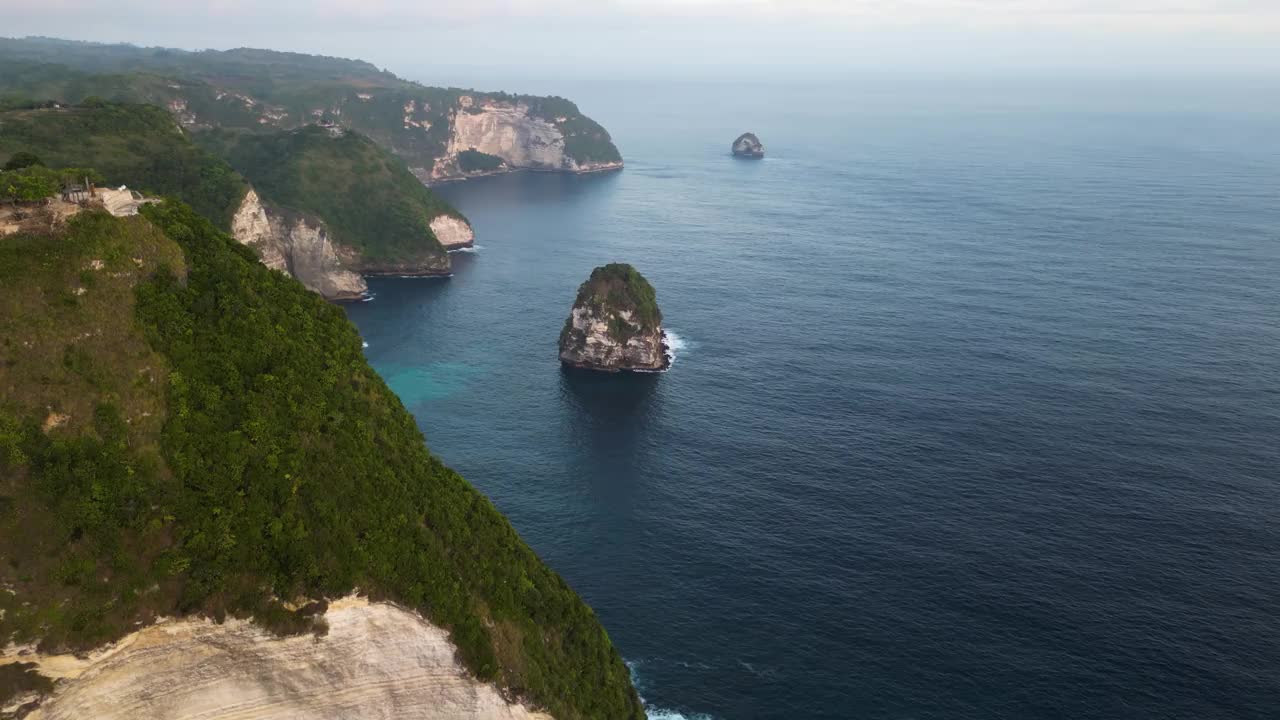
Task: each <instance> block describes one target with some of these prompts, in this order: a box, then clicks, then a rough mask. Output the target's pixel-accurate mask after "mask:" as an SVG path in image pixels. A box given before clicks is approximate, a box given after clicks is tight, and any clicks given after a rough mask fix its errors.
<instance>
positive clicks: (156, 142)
mask: <svg viewBox="0 0 1280 720" xmlns="http://www.w3.org/2000/svg"><path fill="white" fill-rule="evenodd" d="M0 126H3V128H4V130H3V132H0V158H11V157H12V156H16V155H17V154H19V153H34V154H36V155H38V156H39V157H40V158H41V159H43V161H44V162H45V163H46V164H48V165H51V166H69V165H80V164H84V165H88V166H91V167H93V168H95V169H96V170H98V171H99V172H100V173H101V174H102V177H105V178H106V180H107V181H108V182H110V183H112V184H119V185H129V186H130V187H133V188H134V189H136V190H139V191H141V192H144V193H147V194H153V195H170V196H174V197H177V198H180V199H182V200H184V201H186V202H188V203H190V204H191V206H192V207H194V208H196V210H197V211H199V212H200V213H201V214H202V215H204V216H205V217H207V218H209V219H211V220H213V221H214V222H215V223H217V224H218V226H219V227H222V228H224V229H225V228H227V227H230V223H231V216H232V215H233V214H234V213H235V209H236V207H237V206H238V205H239V203H240V200H241V198H243V197H244V193H245V190H246V186H245V183H244V181H243V180H242V179H241V178H240V177H239V176H238V175H237V174H236V173H235V171H234V170H232V169H231V167H230V166H229V165H227V164H226V163H225V162H223V161H221V160H219V159H217V158H216V157H214V156H212V155H210V154H209V153H207V152H205V151H203V150H201V149H199V148H197V147H195V146H194V145H192V144H191V143H190V142H189V141H188V140H187V138H186V136H185V134H184V133H183V132H182V130H181V129H179V128H178V126H177V125H176V124H175V123H174V121H173V118H172V117H170V116H169V114H168V113H166V112H165V111H164V110H161V109H160V108H157V107H152V106H149V105H125V104H116V103H108V102H104V101H102V100H98V99H92V98H91V99H89V100H86V101H85V102H84V103H83V104H82V105H79V106H75V107H36V108H27V109H13V110H8V111H5V112H0Z"/></svg>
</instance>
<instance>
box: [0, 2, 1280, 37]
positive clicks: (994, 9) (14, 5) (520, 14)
mask: <svg viewBox="0 0 1280 720" xmlns="http://www.w3.org/2000/svg"><path fill="white" fill-rule="evenodd" d="M0 12H2V13H3V14H4V15H6V16H8V17H11V18H12V17H15V16H16V17H19V18H26V19H34V18H41V17H43V18H48V19H51V20H52V19H54V18H61V19H63V20H64V21H66V20H73V19H74V18H108V17H116V18H120V17H130V16H132V17H135V18H137V19H139V20H143V19H147V18H150V19H153V20H154V19H158V18H171V19H182V18H185V19H188V20H198V19H202V18H203V19H209V20H222V21H227V22H253V21H267V20H270V21H275V22H290V23H295V24H298V25H307V26H310V25H316V24H319V23H335V22H342V23H355V24H356V25H358V26H364V27H378V26H394V25H402V24H403V23H413V22H423V23H425V22H448V23H459V24H471V23H478V22H488V23H510V22H515V21H521V22H530V21H532V22H537V23H553V22H559V23H566V24H573V25H578V24H584V23H603V24H609V23H626V22H637V21H639V22H663V21H718V22H723V23H727V24H746V25H758V24H761V23H772V22H798V23H806V22H810V23H812V22H818V23H835V24H836V25H838V26H840V27H845V28H849V29H874V28H886V27H887V28H902V27H943V26H946V27H953V28H993V29H1000V28H1010V27H1036V28H1063V29H1088V28H1093V29H1099V30H1109V31H1126V32H1137V33H1158V32H1169V31H1174V32H1188V31H1195V32H1210V31H1212V32H1237V33H1248V34H1257V33H1277V32H1280V2H1275V0H457V1H441V0H276V1H274V2H262V1H261V0H211V1H210V2H205V3H184V2H172V1H169V0H135V1H134V2H128V3H103V2H100V1H99V0H0Z"/></svg>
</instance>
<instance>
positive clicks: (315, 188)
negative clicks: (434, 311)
mask: <svg viewBox="0 0 1280 720" xmlns="http://www.w3.org/2000/svg"><path fill="white" fill-rule="evenodd" d="M197 139H198V140H199V142H200V143H201V144H202V145H203V146H204V147H206V148H208V149H210V150H211V151H213V152H214V153H215V154H217V155H219V156H221V157H225V158H226V159H227V161H228V162H230V163H231V164H232V166H233V167H234V168H235V169H236V170H237V171H239V172H240V173H241V174H242V175H244V176H245V177H246V178H247V179H248V180H249V181H250V182H251V183H253V185H254V189H253V191H251V192H250V193H247V194H246V195H245V197H244V200H243V201H242V202H241V205H240V208H239V209H238V210H237V212H236V215H235V222H233V226H232V234H233V235H234V236H235V237H236V239H238V240H240V241H241V242H243V243H245V244H247V245H250V246H252V247H254V248H255V249H256V250H257V251H258V252H259V254H260V255H261V256H262V259H263V262H265V263H267V264H268V265H269V266H271V267H274V268H276V269H280V270H284V271H285V272H288V273H289V274H291V275H293V276H294V277H296V278H298V279H299V280H301V281H302V283H303V284H304V285H306V286H307V287H308V288H310V289H312V290H315V291H316V292H319V293H320V294H321V295H322V296H324V297H326V298H328V299H331V300H350V299H353V298H358V297H361V296H362V295H363V294H364V292H365V290H366V289H367V288H366V286H365V282H364V280H363V278H362V277H361V276H363V275H399V276H443V275H448V274H449V273H450V271H451V263H450V260H449V255H448V251H449V250H456V249H459V248H463V247H468V246H470V245H471V244H472V243H473V242H474V240H475V235H474V233H473V232H472V230H471V225H470V224H469V223H468V222H467V221H466V219H465V218H464V217H462V215H461V214H460V213H458V211H457V210H455V209H453V207H452V206H450V205H449V204H448V203H446V202H444V201H443V200H441V199H440V198H438V197H436V195H435V194H434V193H433V192H432V191H431V190H430V189H428V188H426V187H424V186H423V185H422V183H421V182H419V181H418V180H417V179H416V178H415V177H414V176H413V175H412V174H411V173H410V172H409V171H408V169H407V168H405V167H404V164H403V163H402V162H401V161H400V160H399V159H398V158H396V157H395V156H393V155H392V154H391V153H389V152H387V151H386V150H384V149H383V148H381V147H379V146H378V145H377V144H375V143H374V142H372V141H371V140H369V139H368V138H366V137H364V136H362V135H360V134H359V133H355V132H346V131H343V132H339V133H336V134H335V133H330V132H328V131H325V130H323V129H321V128H317V127H309V128H302V129H299V130H283V131H278V132H273V133H253V134H250V133H244V132H237V131H207V132H204V133H201V134H199V135H198V136H197ZM263 218H265V219H266V222H265V223H264V222H263Z"/></svg>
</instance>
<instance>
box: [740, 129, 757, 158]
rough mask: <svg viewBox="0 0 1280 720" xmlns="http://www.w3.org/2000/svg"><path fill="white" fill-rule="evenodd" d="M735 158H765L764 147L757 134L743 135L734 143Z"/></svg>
mask: <svg viewBox="0 0 1280 720" xmlns="http://www.w3.org/2000/svg"><path fill="white" fill-rule="evenodd" d="M733 156H734V157H742V158H762V157H764V145H762V144H761V143H760V138H758V137H756V135H755V133H742V134H741V135H739V136H738V139H737V140H734V141H733Z"/></svg>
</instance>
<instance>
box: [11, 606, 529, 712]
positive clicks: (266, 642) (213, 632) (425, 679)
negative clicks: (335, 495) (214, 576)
mask: <svg viewBox="0 0 1280 720" xmlns="http://www.w3.org/2000/svg"><path fill="white" fill-rule="evenodd" d="M325 620H326V621H327V622H328V624H329V632H328V634H327V635H326V636H324V637H320V638H316V637H314V636H312V635H303V636H297V637H288V638H277V637H275V636H273V635H271V634H270V633H269V632H267V631H265V630H263V629H261V628H259V627H257V626H255V625H253V624H252V623H250V622H248V621H244V620H235V619H228V620H227V621H226V622H225V623H223V624H221V625H218V624H216V623H214V622H213V621H211V620H171V621H167V622H162V623H160V624H158V625H153V626H151V627H148V628H145V629H143V630H140V631H138V632H135V633H133V634H132V635H129V636H127V637H125V638H124V639H122V640H120V641H119V642H117V643H115V644H114V645H111V646H109V647H107V648H105V649H103V650H100V651H97V652H94V653H93V654H91V655H90V656H88V657H86V658H78V657H75V656H70V655H62V656H40V655H36V654H29V655H22V656H18V655H13V654H9V655H0V663H6V662H34V663H36V664H37V665H38V666H39V671H40V672H41V673H42V674H44V675H46V676H48V677H52V678H55V680H56V682H55V686H54V691H53V693H52V695H50V696H49V697H47V698H45V699H44V700H43V702H42V703H41V704H40V705H39V706H38V708H36V710H35V711H34V712H32V713H31V714H30V715H28V716H27V718H28V720H73V719H74V720H80V719H83V718H95V719H96V720H135V719H136V718H148V719H149V720H212V719H213V718H219V719H220V720H286V719H287V720H357V719H359V720H393V719H394V720H398V719H400V718H416V719H421V720H446V719H448V720H552V718H551V717H550V716H549V715H545V714H542V713H537V712H534V711H531V710H530V709H528V708H526V707H524V706H523V705H519V704H514V703H511V702H508V701H507V700H505V699H503V697H502V696H501V695H500V694H499V693H498V691H497V690H496V689H495V688H494V687H493V686H491V685H488V684H485V683H481V682H479V681H478V680H475V679H474V678H472V677H471V676H470V675H469V674H468V673H467V672H466V670H465V669H464V668H463V667H462V666H461V665H459V664H458V662H457V661H456V660H455V659H454V652H455V648H454V646H453V644H452V643H450V642H449V639H448V635H447V634H446V633H445V631H443V630H441V629H440V628H438V627H435V626H434V625H431V624H430V623H428V622H426V621H425V620H423V619H422V618H421V617H419V616H418V615H417V614H415V613H412V612H409V611H407V610H403V609H401V608H398V607H396V606H393V605H389V604H385V603H369V602H367V601H365V600H363V599H360V598H355V597H352V598H347V599H344V600H340V601H337V602H334V603H333V604H331V605H330V607H329V610H328V612H327V613H326V614H325Z"/></svg>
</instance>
